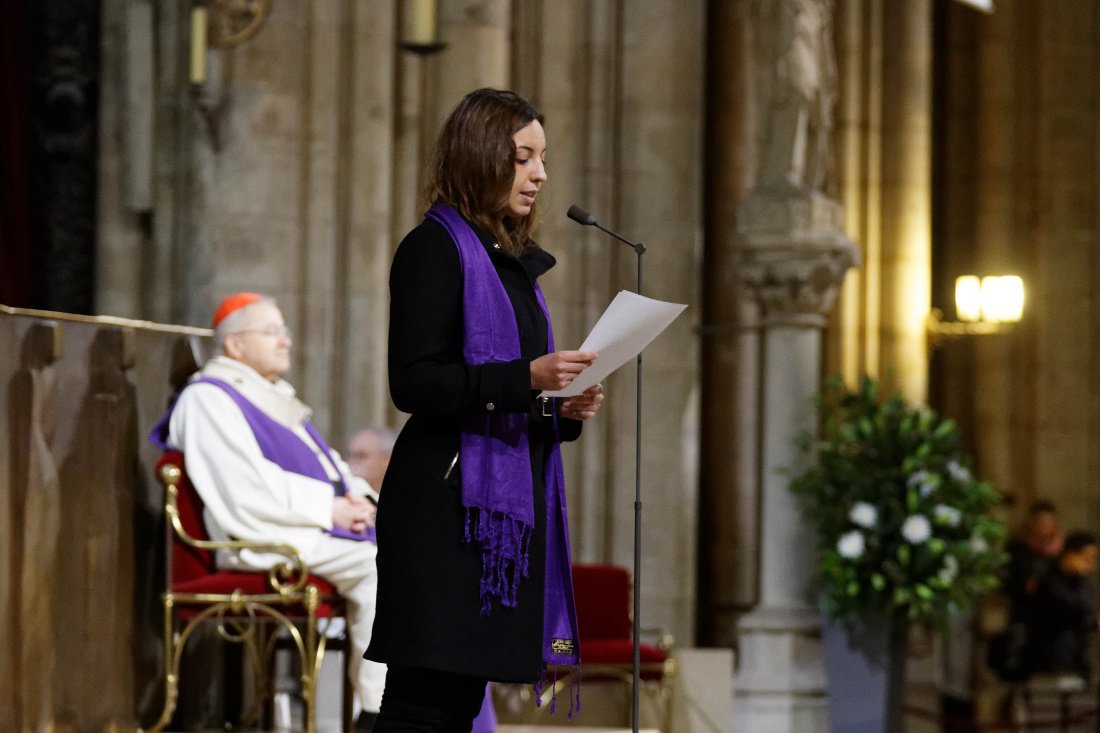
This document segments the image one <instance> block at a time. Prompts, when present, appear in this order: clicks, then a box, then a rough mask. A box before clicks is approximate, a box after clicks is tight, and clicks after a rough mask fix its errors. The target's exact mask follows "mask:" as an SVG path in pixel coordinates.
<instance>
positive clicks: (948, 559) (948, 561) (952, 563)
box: [937, 555, 959, 583]
mask: <svg viewBox="0 0 1100 733" xmlns="http://www.w3.org/2000/svg"><path fill="white" fill-rule="evenodd" d="M958 574H959V561H958V560H956V559H955V556H954V555H945V556H944V558H943V567H941V568H940V572H939V573H937V575H938V577H939V579H940V580H942V581H944V582H945V583H950V582H951V581H952V580H954V579H955V576H956V575H958Z"/></svg>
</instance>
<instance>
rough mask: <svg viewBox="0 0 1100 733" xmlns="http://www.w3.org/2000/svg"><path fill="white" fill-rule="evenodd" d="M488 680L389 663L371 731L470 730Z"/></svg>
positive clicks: (466, 732) (463, 732)
mask: <svg viewBox="0 0 1100 733" xmlns="http://www.w3.org/2000/svg"><path fill="white" fill-rule="evenodd" d="M487 682H488V680H484V679H479V678H477V677H467V676H466V675H461V674H454V673H452V672H442V671H439V670H435V669H419V668H416V667H399V666H394V665H392V664H391V665H389V667H388V669H387V670H386V691H385V692H384V693H382V710H381V712H379V714H378V721H377V722H376V723H375V724H374V733H470V728H471V727H472V726H473V722H474V718H476V717H477V714H478V712H479V711H480V710H481V702H482V700H483V698H484V697H485V685H486V683H487Z"/></svg>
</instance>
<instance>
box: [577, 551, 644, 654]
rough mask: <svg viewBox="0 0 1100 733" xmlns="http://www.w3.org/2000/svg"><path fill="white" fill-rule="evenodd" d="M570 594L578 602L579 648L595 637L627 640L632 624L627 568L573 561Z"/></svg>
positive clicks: (629, 636) (584, 646)
mask: <svg viewBox="0 0 1100 733" xmlns="http://www.w3.org/2000/svg"><path fill="white" fill-rule="evenodd" d="M573 597H574V598H575V599H576V602H577V625H578V626H579V627H580V628H579V631H580V635H581V647H582V649H585V648H587V646H588V643H589V642H590V641H594V640H597V639H625V640H626V643H628V644H629V643H630V638H631V634H632V630H633V624H632V622H631V620H630V574H629V573H627V571H626V568H622V567H619V566H618V565H605V564H584V563H576V564H574V565H573ZM627 658H628V659H629V655H628V656H627ZM586 661H587V660H586Z"/></svg>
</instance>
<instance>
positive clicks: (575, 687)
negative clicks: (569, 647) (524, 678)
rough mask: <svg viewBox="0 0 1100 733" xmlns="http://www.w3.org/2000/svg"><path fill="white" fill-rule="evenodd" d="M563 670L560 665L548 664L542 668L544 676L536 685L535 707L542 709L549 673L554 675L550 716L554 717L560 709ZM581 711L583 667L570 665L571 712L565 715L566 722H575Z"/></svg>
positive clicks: (551, 683)
mask: <svg viewBox="0 0 1100 733" xmlns="http://www.w3.org/2000/svg"><path fill="white" fill-rule="evenodd" d="M559 669H561V666H560V665H557V664H551V663H549V662H547V663H546V664H544V665H543V667H542V674H541V675H540V676H539V679H538V681H537V682H535V684H534V692H535V707H537V708H539V707H542V691H543V689H545V687H546V683H547V681H548V680H547V671H548V670H549V671H550V673H551V674H552V675H553V679H552V680H549V681H550V714H551V715H553V714H554V713H556V712H557V709H558V670H559ZM580 711H581V666H580V665H579V664H571V665H569V712H567V713H566V714H565V719H566V720H569V721H571V720H573V716H574V715H577V714H579V713H580Z"/></svg>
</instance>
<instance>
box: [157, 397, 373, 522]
mask: <svg viewBox="0 0 1100 733" xmlns="http://www.w3.org/2000/svg"><path fill="white" fill-rule="evenodd" d="M201 383H205V384H213V385H214V386H216V387H220V388H221V389H222V390H223V391H225V393H226V394H228V395H229V396H230V397H232V398H233V401H234V402H235V403H237V407H239V408H240V410H241V413H242V414H243V415H244V419H245V420H246V421H247V422H248V426H249V427H250V428H252V434H253V435H254V436H255V438H256V442H257V443H258V444H259V446H260V451H261V452H262V453H263V455H264V458H266V459H267V460H269V461H271V462H272V463H274V464H275V465H276V466H278V467H279V468H281V469H283V470H284V471H288V472H290V473H296V474H298V475H299V476H306V477H307V478H312V479H317V480H318V481H323V482H325V483H326V484H328V483H331V484H332V485H333V491H334V492H335V493H336V495H337V496H343V495H344V494H346V493H347V485H346V484H345V483H344V475H343V474H342V473H341V472H340V468H339V466H337V465H336V462H335V461H334V460H333V459H332V453H331V451H330V449H329V447H328V443H326V442H325V439H324V438H322V437H321V434H320V433H319V432H318V431H317V429H316V428H315V427H313V423H311V422H310V421H308V420H307V421H306V422H305V424H304V426H303V427H304V428H305V431H306V433H308V434H309V437H310V438H312V439H313V441H314V442H315V443H316V444H317V446H318V447H319V448H320V449H321V451H322V452H323V453H324V455H325V457H326V458H327V459H328V461H329V463H330V464H331V465H332V469H333V470H334V471H335V472H336V475H337V476H339V477H340V480H339V481H338V482H335V483H334V482H333V481H332V479H331V478H329V474H328V472H327V471H326V470H325V467H324V465H323V464H322V463H321V461H320V460H319V459H318V458H317V454H316V453H315V452H314V451H313V448H311V447H310V446H309V445H307V444H306V443H305V441H303V440H302V439H301V438H299V437H298V436H297V435H295V434H294V431H293V430H291V429H290V428H288V427H286V426H285V425H282V424H281V423H279V422H277V421H275V420H273V419H272V418H271V417H270V416H268V414H267V413H265V412H264V411H263V410H261V409H260V408H258V407H256V406H255V405H254V404H252V403H251V402H249V401H248V399H247V398H245V396H244V395H242V394H241V393H240V392H238V391H237V390H236V389H234V388H233V387H231V386H230V385H229V384H227V383H225V382H223V381H221V380H220V379H213V378H212V377H200V378H199V379H196V380H194V381H192V382H189V383H188V384H187V385H186V386H184V389H187V387H189V386H191V385H192V384H201ZM174 409H175V405H174V404H173V406H172V407H171V408H169V409H168V412H166V413H165V414H164V417H162V418H161V419H160V420H159V421H158V422H157V424H156V425H155V426H154V427H153V430H152V431H151V432H150V433H149V442H150V443H152V444H153V445H155V446H156V447H158V448H160V449H161V450H172V449H173V446H170V445H168V421H169V420H170V419H171V417H172V411H173V410H174ZM185 458H186V456H185ZM329 533H330V534H332V535H333V536H334V537H342V538H344V539H349V540H355V541H363V540H368V541H370V542H374V541H375V530H374V527H368V528H367V531H366V533H364V534H356V533H354V532H349V531H347V530H345V529H340V528H339V527H333V528H332V530H331V531H330V532H329Z"/></svg>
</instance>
